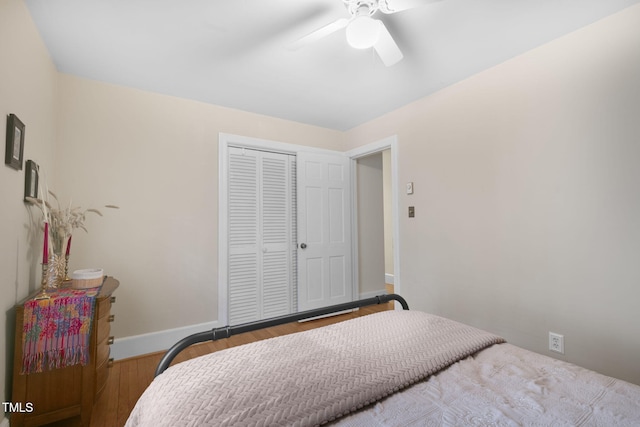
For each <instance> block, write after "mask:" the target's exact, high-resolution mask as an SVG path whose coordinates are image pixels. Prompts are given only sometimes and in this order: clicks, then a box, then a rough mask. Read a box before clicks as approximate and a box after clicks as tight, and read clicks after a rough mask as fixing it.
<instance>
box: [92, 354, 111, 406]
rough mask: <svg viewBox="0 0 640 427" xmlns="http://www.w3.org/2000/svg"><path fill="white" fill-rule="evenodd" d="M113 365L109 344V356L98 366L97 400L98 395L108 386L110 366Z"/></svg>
mask: <svg viewBox="0 0 640 427" xmlns="http://www.w3.org/2000/svg"><path fill="white" fill-rule="evenodd" d="M110 367H111V360H110V359H109V346H107V357H106V359H105V360H104V361H102V363H99V364H97V368H96V393H95V394H96V400H97V398H98V396H100V394H101V393H102V391H104V389H105V387H106V386H107V379H108V378H109V368H110Z"/></svg>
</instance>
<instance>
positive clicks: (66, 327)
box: [22, 288, 99, 374]
mask: <svg viewBox="0 0 640 427" xmlns="http://www.w3.org/2000/svg"><path fill="white" fill-rule="evenodd" d="M98 292H99V288H98V289H89V290H79V289H58V290H56V291H55V292H53V293H50V294H49V296H50V298H48V299H34V300H29V301H27V302H26V303H25V304H24V323H23V334H22V373H23V374H31V373H35V372H43V371H45V370H49V369H57V368H65V367H67V366H72V365H77V364H78V363H80V364H82V365H86V364H87V362H88V361H89V335H90V333H91V320H92V319H93V309H94V305H95V298H96V295H97V294H98Z"/></svg>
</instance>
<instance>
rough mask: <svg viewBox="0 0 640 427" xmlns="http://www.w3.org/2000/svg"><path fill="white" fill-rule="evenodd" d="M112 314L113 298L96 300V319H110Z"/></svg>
mask: <svg viewBox="0 0 640 427" xmlns="http://www.w3.org/2000/svg"><path fill="white" fill-rule="evenodd" d="M110 312H111V296H108V297H103V298H98V299H97V300H96V319H102V318H104V317H108V316H109V313H110Z"/></svg>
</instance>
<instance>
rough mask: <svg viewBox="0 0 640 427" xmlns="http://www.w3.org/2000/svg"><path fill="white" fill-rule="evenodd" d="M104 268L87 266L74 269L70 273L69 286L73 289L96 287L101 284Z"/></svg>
mask: <svg viewBox="0 0 640 427" xmlns="http://www.w3.org/2000/svg"><path fill="white" fill-rule="evenodd" d="M103 279H104V270H102V269H101V268H88V269H84V270H76V271H74V272H73V274H71V287H72V288H73V289H88V288H97V287H98V286H100V285H102V281H103Z"/></svg>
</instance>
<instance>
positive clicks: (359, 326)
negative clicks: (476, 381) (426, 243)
mask: <svg viewBox="0 0 640 427" xmlns="http://www.w3.org/2000/svg"><path fill="white" fill-rule="evenodd" d="M498 342H503V340H502V338H500V337H498V336H495V335H493V334H490V333H488V332H485V331H481V330H479V329H476V328H472V327H470V326H467V325H463V324H461V323H457V322H454V321H452V320H448V319H444V318H441V317H437V316H433V315H429V314H426V313H422V312H418V311H386V312H382V313H377V314H372V315H368V316H363V317H360V318H357V319H353V320H349V321H346V322H342V323H337V324H334V325H330V326H327V327H324V328H320V329H314V330H310V331H306V332H301V333H297V334H292V335H286V336H282V337H278V338H272V339H269V340H264V341H259V342H255V343H252V344H248V345H244V346H240V347H233V348H230V349H227V350H223V351H220V352H216V353H213V354H210V355H207V356H203V357H200V358H197V359H193V360H189V361H187V362H183V363H180V364H178V365H176V366H173V367H171V368H169V369H168V370H166V371H165V372H164V373H163V374H162V375H160V376H159V377H157V378H156V379H155V380H154V381H153V383H152V384H151V385H150V386H149V388H148V389H147V390H146V391H145V392H144V394H143V395H142V397H141V398H140V400H139V401H138V403H137V404H136V406H135V408H134V409H133V411H132V413H131V416H130V417H129V420H128V421H127V424H126V426H127V427H134V426H148V427H159V426H171V427H174V426H198V427H200V426H216V427H219V426H227V425H256V426H283V425H293V426H306V425H320V424H323V423H326V422H328V421H331V420H334V419H336V418H338V417H340V416H343V415H345V414H347V413H349V412H352V411H355V410H357V409H359V408H362V407H364V406H367V405H369V404H371V403H373V402H376V401H378V400H379V399H381V398H383V397H385V396H388V395H390V394H392V393H394V392H396V391H398V390H400V389H403V388H405V387H407V386H409V385H411V384H414V383H416V382H417V381H421V380H423V379H425V378H426V377H428V376H429V375H431V374H433V373H434V372H437V371H439V370H441V369H443V368H445V367H447V366H449V365H450V364H452V363H454V362H456V361H458V360H460V359H463V358H465V357H467V356H469V355H471V354H474V353H476V352H477V351H479V350H481V349H483V348H485V347H487V346H490V345H492V344H494V343H498Z"/></svg>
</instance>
